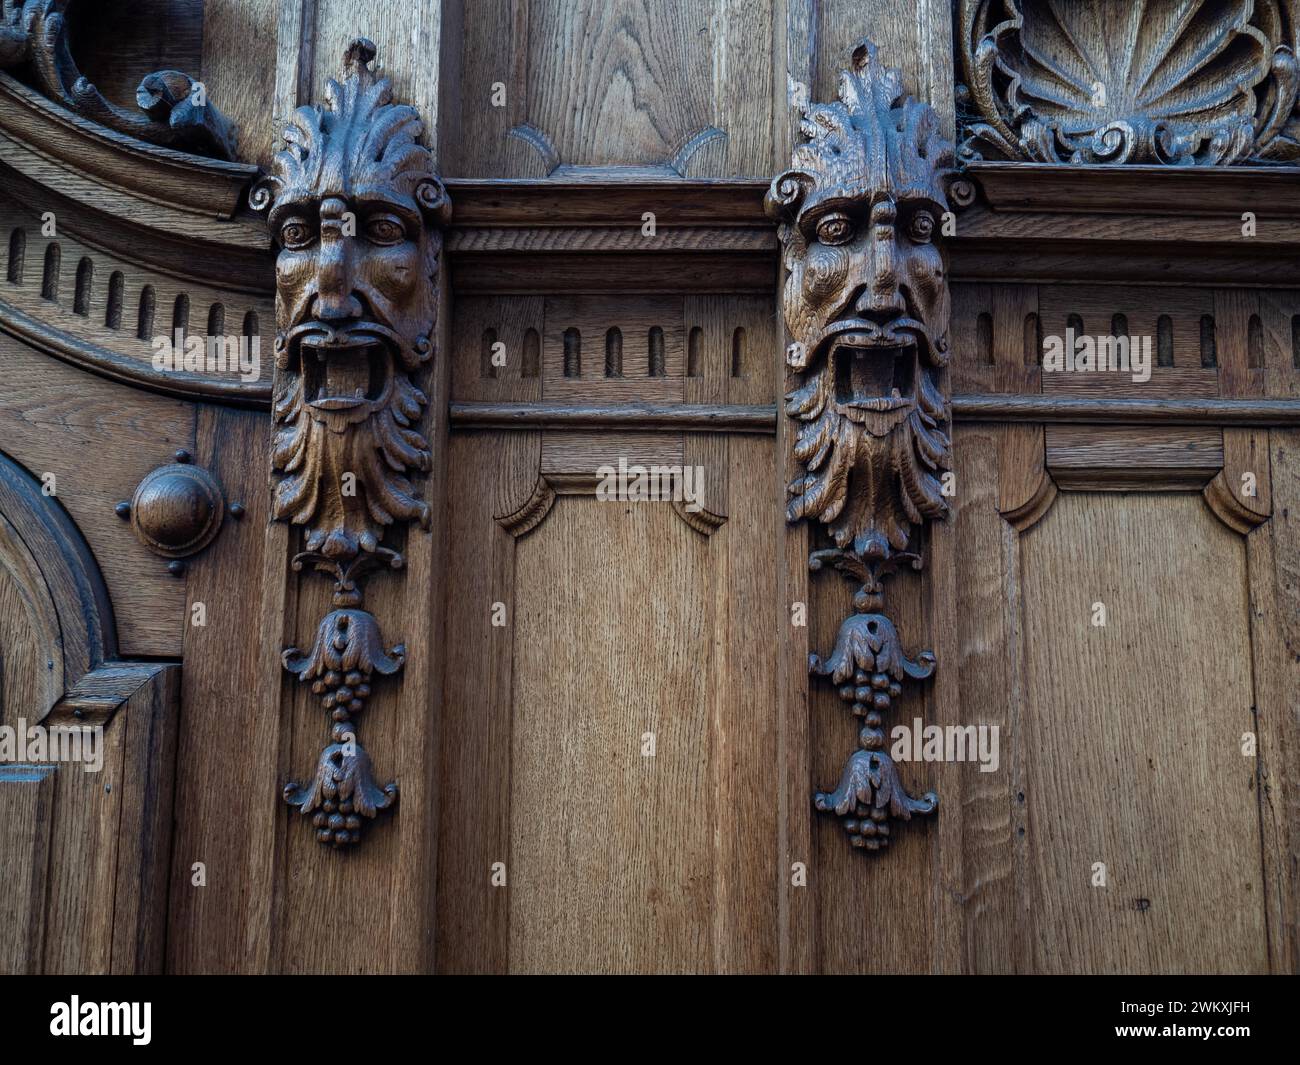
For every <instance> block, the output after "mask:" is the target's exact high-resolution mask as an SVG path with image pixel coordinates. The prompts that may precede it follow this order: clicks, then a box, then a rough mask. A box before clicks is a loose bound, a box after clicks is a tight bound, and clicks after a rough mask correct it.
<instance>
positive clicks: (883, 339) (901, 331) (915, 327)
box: [815, 317, 934, 351]
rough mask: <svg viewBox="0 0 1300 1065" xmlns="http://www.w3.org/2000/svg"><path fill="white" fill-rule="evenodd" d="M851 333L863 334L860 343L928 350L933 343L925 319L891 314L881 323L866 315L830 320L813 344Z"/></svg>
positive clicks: (819, 345) (932, 348)
mask: <svg viewBox="0 0 1300 1065" xmlns="http://www.w3.org/2000/svg"><path fill="white" fill-rule="evenodd" d="M846 333H852V334H855V335H857V336H860V337H862V340H863V342H862V343H861V344H860V345H858V346H860V347H882V348H886V347H902V346H903V345H905V344H917V345H918V346H921V347H924V348H926V349H928V350H930V351H933V350H934V344H933V341H932V340H931V337H930V330H929V329H927V328H926V325H925V323H924V322H922V321H919V320H918V319H916V318H907V317H902V318H894V319H892V320H890V321H888V322H885V323H883V324H882V323H880V322H876V321H872V320H871V319H869V318H840V319H838V320H837V321H834V322H831V323H830V324H829V325H828V326H827V327H826V328H825V329H823V330H822V332H821V335H820V336H819V337H818V338H817V343H816V345H815V347H818V348H820V347H821V346H822V345H824V344H826V343H827V342H828V341H831V340H834V339H835V338H836V337H839V336H843V335H844V334H846Z"/></svg>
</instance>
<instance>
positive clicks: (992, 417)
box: [952, 394, 1300, 427]
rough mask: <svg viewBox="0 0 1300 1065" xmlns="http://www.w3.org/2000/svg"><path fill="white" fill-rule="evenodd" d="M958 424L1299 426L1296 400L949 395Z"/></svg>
mask: <svg viewBox="0 0 1300 1065" xmlns="http://www.w3.org/2000/svg"><path fill="white" fill-rule="evenodd" d="M952 405H953V411H954V413H955V414H956V416H957V419H958V420H959V421H967V422H1060V423H1065V424H1074V425H1230V426H1256V427H1268V426H1290V425H1300V400H1296V399H1169V398H1166V399H1159V398H1152V399H1129V398H1108V399H1101V398H1093V397H1091V396H1052V395H994V394H985V395H964V396H953V397H952Z"/></svg>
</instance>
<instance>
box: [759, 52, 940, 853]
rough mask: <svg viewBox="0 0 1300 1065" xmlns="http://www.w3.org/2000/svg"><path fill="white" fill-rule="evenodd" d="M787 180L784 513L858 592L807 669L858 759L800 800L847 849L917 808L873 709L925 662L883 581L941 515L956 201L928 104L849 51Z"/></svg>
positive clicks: (908, 559)
mask: <svg viewBox="0 0 1300 1065" xmlns="http://www.w3.org/2000/svg"><path fill="white" fill-rule="evenodd" d="M800 131H801V133H802V136H803V141H802V142H801V143H800V144H799V145H798V146H797V147H796V148H795V150H794V153H793V158H792V165H791V168H790V169H789V170H788V171H787V172H786V173H784V174H781V175H779V176H778V177H777V178H776V179H774V180H773V182H772V185H771V188H770V190H769V192H768V196H767V205H768V211H769V213H770V214H771V215H772V216H773V217H775V218H776V219H778V221H779V222H780V223H781V226H780V239H781V244H782V248H783V261H784V264H785V268H786V275H787V276H786V284H785V290H784V295H783V311H784V315H785V322H786V330H787V332H788V334H789V337H790V345H789V348H788V350H787V352H786V364H787V366H788V367H789V369H790V370H791V372H792V373H793V374H794V375H795V385H794V387H793V389H792V390H791V391H790V393H789V394H788V395H787V396H786V414H787V416H788V417H790V418H792V419H793V420H794V421H795V423H796V426H797V429H796V432H795V435H794V440H793V444H792V454H793V457H794V459H795V460H796V462H797V464H798V465H799V467H800V468H801V472H800V473H799V475H798V476H796V477H795V479H794V480H793V481H792V482H791V483H790V485H789V488H788V494H789V496H790V501H789V504H788V506H787V512H786V517H787V520H788V521H790V522H798V521H809V522H812V523H814V526H815V527H818V528H823V529H825V532H826V535H828V536H829V538H830V540H831V542H832V543H833V544H834V545H835V546H834V547H830V548H824V549H819V550H815V551H814V552H813V553H812V554H811V555H810V557H809V567H810V568H811V569H813V570H819V569H822V568H823V567H824V566H825V565H827V564H829V565H830V566H832V567H833V568H835V569H836V570H838V571H840V572H841V573H843V574H844V575H845V576H847V577H849V578H851V579H853V580H854V581H855V582H857V583H859V585H860V587H859V588H858V590H857V592H856V593H855V595H854V600H853V604H854V609H855V610H856V611H857V612H856V613H854V614H852V615H850V616H849V617H847V618H846V619H845V620H844V621H843V623H842V624H841V626H840V630H839V636H838V639H837V640H836V646H835V648H834V650H833V652H832V653H831V655H830V657H829V658H827V659H823V658H821V657H820V656H818V655H816V654H814V655H812V656H810V660H809V670H810V672H811V673H813V674H814V675H817V676H823V677H826V678H827V679H829V680H830V681H832V682H833V683H834V684H836V685H838V694H839V696H840V698H841V700H842V701H843V702H844V703H845V704H846V706H848V707H849V708H850V709H851V711H852V713H853V714H854V716H855V717H856V718H858V719H859V720H860V729H859V735H858V743H859V748H860V749H859V750H857V751H855V752H854V753H853V754H852V755H851V756H850V757H849V759H848V761H847V763H846V765H845V768H844V771H843V774H842V777H841V780H840V784H839V787H838V788H837V789H835V790H834V791H830V792H817V793H816V794H815V795H814V798H813V803H814V806H815V807H816V808H817V809H818V810H819V811H823V812H830V813H834V814H835V815H836V816H838V817H839V818H840V819H841V822H842V824H843V825H844V827H845V829H846V830H847V831H848V832H849V834H850V836H851V837H852V842H853V845H854V846H855V847H860V848H864V849H866V850H879V849H881V848H882V847H883V846H885V845H886V844H887V843H888V840H889V832H890V827H889V824H890V819H891V818H893V819H898V820H910V819H911V817H912V815H913V814H928V813H931V812H933V811H934V810H935V808H936V807H937V805H938V799H937V798H936V796H935V795H934V794H933V793H926V794H925V795H923V796H922V797H920V798H913V797H912V796H911V795H909V794H908V792H907V790H906V789H905V787H904V786H903V783H902V781H901V778H900V776H899V773H898V768H897V766H896V765H895V764H894V761H893V759H892V758H891V757H890V756H889V755H888V754H887V753H886V752H885V751H884V749H883V748H884V731H883V728H882V723H883V714H884V713H886V712H887V711H888V710H889V709H890V708H891V706H892V701H893V699H895V698H897V697H898V696H899V695H901V694H902V691H903V685H904V684H905V683H909V682H921V681H924V680H925V679H927V678H928V677H929V676H930V675H931V674H932V673H933V671H934V668H935V664H936V663H935V657H934V655H933V654H931V653H930V652H928V651H927V652H922V653H921V654H920V655H918V656H917V657H916V659H915V660H913V659H911V658H909V657H908V656H907V655H906V654H904V652H903V649H902V643H901V641H900V638H899V635H898V632H897V630H896V628H895V626H894V623H893V622H892V621H891V620H890V619H889V617H888V616H886V615H885V613H884V612H883V611H884V595H883V583H882V582H883V580H884V578H886V577H887V576H889V575H890V574H892V573H893V572H895V571H896V570H897V569H898V568H899V567H902V566H911V567H912V568H914V569H920V568H921V556H920V554H919V553H918V551H917V550H915V549H914V548H916V547H917V546H919V545H918V543H917V541H918V539H919V535H920V532H921V530H923V528H924V526H925V525H926V524H927V523H928V522H930V521H932V520H935V519H942V518H944V517H946V516H947V514H948V512H949V506H948V500H947V494H946V491H945V475H946V474H947V473H948V471H949V468H950V466H951V463H952V445H951V429H950V425H951V420H952V413H951V404H950V400H949V388H948V379H947V367H948V362H949V356H950V353H949V339H948V329H949V317H950V296H949V289H948V282H947V261H946V257H945V254H944V251H943V248H942V246H941V244H940V243H939V241H940V238H941V236H942V229H941V225H940V220H941V219H942V218H943V217H944V215H945V214H946V212H947V211H948V204H949V200H950V197H951V198H952V199H953V200H954V201H957V202H959V204H960V203H961V202H963V201H964V200H965V196H966V192H965V190H964V189H963V188H962V187H961V182H960V179H959V178H958V177H957V175H956V174H955V172H954V171H953V163H954V153H953V147H952V144H951V143H950V142H949V141H947V140H946V139H945V138H944V137H943V135H942V133H941V131H940V129H939V121H938V117H937V115H936V114H935V112H934V111H933V109H932V108H930V107H929V106H927V105H925V104H921V103H919V102H917V101H916V100H914V99H912V97H911V96H909V95H907V94H906V93H905V92H904V90H903V87H902V79H901V76H900V74H899V72H898V71H897V70H893V69H890V68H887V67H885V66H883V64H882V63H881V62H880V60H879V57H878V55H877V52H876V48H875V46H874V45H873V44H871V43H870V42H869V41H863V42H862V43H860V44H859V45H858V46H857V47H856V48H855V49H854V50H853V53H852V55H851V58H850V65H849V69H847V70H845V71H842V72H841V75H840V83H839V93H838V100H836V101H834V102H831V103H829V104H810V105H807V106H806V107H805V108H804V116H803V121H802V122H801V124H800Z"/></svg>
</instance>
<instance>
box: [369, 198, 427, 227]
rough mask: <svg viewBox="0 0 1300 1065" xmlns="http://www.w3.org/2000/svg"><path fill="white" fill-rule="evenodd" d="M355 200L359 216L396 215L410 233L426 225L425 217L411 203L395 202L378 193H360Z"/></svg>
mask: <svg viewBox="0 0 1300 1065" xmlns="http://www.w3.org/2000/svg"><path fill="white" fill-rule="evenodd" d="M353 200H354V202H355V204H356V208H357V213H358V214H373V213H374V212H376V211H386V212H388V213H389V214H395V215H397V217H398V218H400V219H401V220H402V221H403V222H404V223H406V226H407V228H408V229H409V231H410V232H412V233H415V232H418V231H419V229H420V228H421V227H422V226H423V225H424V217H423V216H422V215H421V214H420V212H419V211H418V210H416V209H415V208H414V207H412V206H411V204H409V203H403V202H401V200H395V199H393V198H391V197H389V196H385V195H383V194H381V193H378V192H364V191H362V192H358V193H357V194H356V195H355V196H354V197H353Z"/></svg>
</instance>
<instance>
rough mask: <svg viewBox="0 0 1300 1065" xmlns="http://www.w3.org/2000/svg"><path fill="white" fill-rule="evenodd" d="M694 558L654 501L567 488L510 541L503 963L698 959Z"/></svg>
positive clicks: (704, 939)
mask: <svg viewBox="0 0 1300 1065" xmlns="http://www.w3.org/2000/svg"><path fill="white" fill-rule="evenodd" d="M708 551H709V545H708V543H707V542H706V541H705V540H704V539H703V538H701V537H700V536H699V535H698V534H697V533H695V532H694V531H692V530H691V529H690V528H688V527H687V526H686V525H685V524H684V523H683V522H681V521H680V520H678V518H677V516H676V515H675V514H673V512H672V511H671V510H670V509H669V508H668V507H666V506H655V505H644V504H642V505H634V504H620V503H600V502H596V501H595V500H594V499H578V498H572V497H570V498H562V499H560V500H559V501H558V503H557V504H556V508H555V511H554V513H552V514H551V516H550V518H549V519H548V523H547V525H546V526H544V527H543V528H542V529H540V530H539V531H538V534H537V535H535V536H533V537H531V538H527V539H525V540H523V541H522V542H521V543H520V545H519V555H518V558H517V563H516V564H517V574H518V577H517V580H518V585H517V588H516V593H515V595H516V607H515V616H516V623H517V626H518V632H517V636H516V641H515V690H514V703H515V706H514V741H513V755H512V765H513V787H512V796H511V809H512V818H511V841H510V842H511V863H510V864H511V885H510V893H511V895H510V899H511V908H510V959H511V968H512V969H513V970H516V971H525V972H527V971H556V970H560V971H579V972H582V971H592V970H601V971H609V970H614V971H618V970H627V971H644V970H669V971H697V970H702V969H707V968H708V967H709V960H710V950H709V925H710V916H709V912H710V909H711V900H712V894H713V873H714V870H713V855H712V839H713V826H712V818H713V817H714V816H716V815H717V813H718V812H717V811H716V810H715V809H714V797H713V789H712V787H711V781H710V758H711V755H710V743H709V732H710V721H709V718H710V712H709V711H710V706H709V704H710V698H709V690H708V686H707V682H708V679H709V677H708V674H707V673H706V672H705V671H704V670H703V669H701V668H700V666H701V664H702V660H703V659H704V657H705V656H706V655H707V654H708V652H709V640H708V636H709V631H710V627H711V625H710V622H711V612H712V609H713V604H712V603H711V602H710V600H709V599H708V597H706V596H702V595H701V594H700V593H701V591H703V590H704V589H706V588H707V587H708V585H709V579H708V567H709V562H708ZM597 560H599V561H598V564H596V565H593V564H592V563H593V562H596V561H597ZM615 622H616V623H615ZM646 733H651V734H653V736H654V743H655V750H656V753H655V754H654V756H653V757H646V756H644V755H643V754H642V744H643V735H644V734H646Z"/></svg>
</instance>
